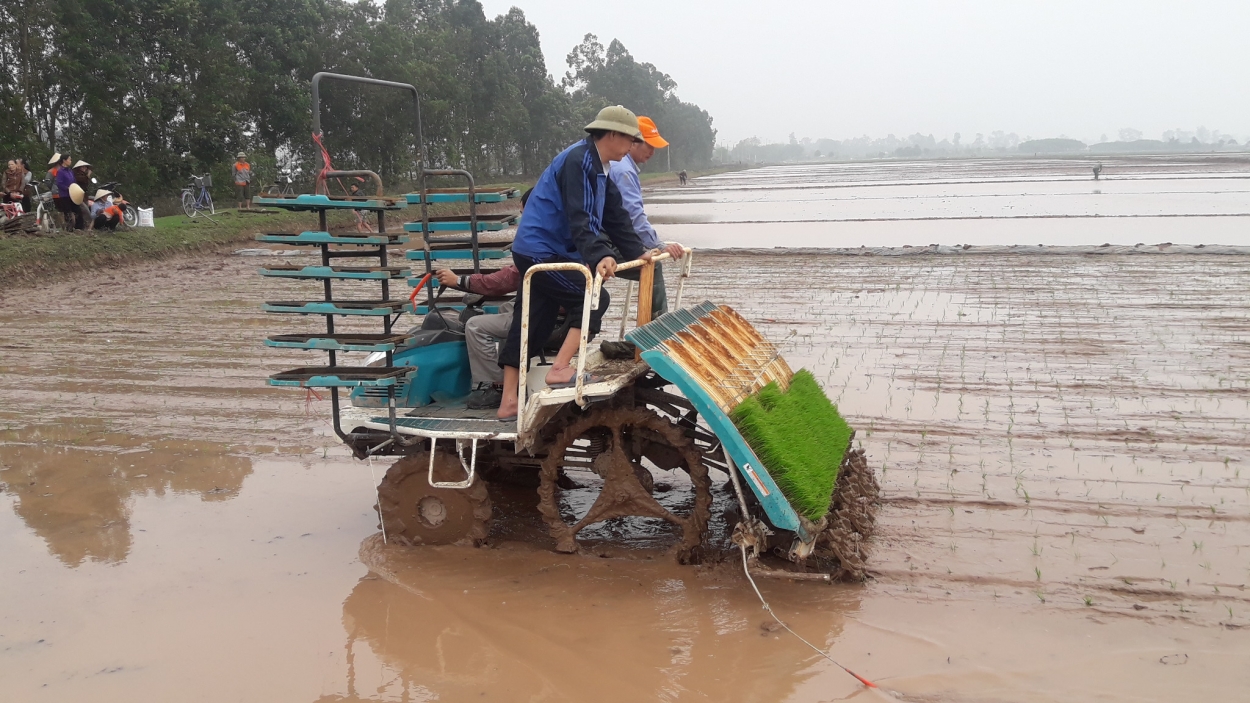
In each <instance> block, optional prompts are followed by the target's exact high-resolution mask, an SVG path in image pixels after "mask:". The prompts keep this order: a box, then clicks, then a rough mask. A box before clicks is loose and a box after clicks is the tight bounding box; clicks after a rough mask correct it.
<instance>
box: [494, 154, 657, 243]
mask: <svg viewBox="0 0 1250 703" xmlns="http://www.w3.org/2000/svg"><path fill="white" fill-rule="evenodd" d="M612 245H615V247H616V251H613V248H612ZM512 251H514V252H516V253H518V254H521V255H523V256H527V257H529V258H531V259H535V260H537V261H539V262H548V261H577V262H580V263H583V264H586V265H588V266H590V267H591V268H594V267H595V266H597V265H598V264H599V261H600V260H601V259H603V258H604V257H606V256H611V257H614V258H616V257H618V256H623V257H624V259H625V260H626V261H628V260H631V259H636V258H638V257H639V256H642V255H643V253H644V252H646V248H645V247H643V245H642V242H641V241H639V239H638V234H637V233H635V232H634V226H633V224H632V223H631V222H630V218H629V213H628V212H626V211H625V206H624V205H623V204H622V202H621V193H620V191H619V190H618V189H617V187H616V184H615V183H613V182H612V180H611V179H610V178H608V176H607V174H606V173H604V169H603V163H602V162H601V161H600V160H599V150H598V149H596V148H595V145H594V142H592V141H591V139H590V138H589V137H587V138H586V139H584V140H582V141H580V142H577V143H576V144H574V145H572V146H570V147H569V148H567V149H565V150H564V151H562V152H560V154H559V155H558V156H556V158H555V159H554V160H553V161H552V162H551V165H550V166H548V167H547V170H546V171H543V175H542V176H540V177H539V178H538V183H536V184H534V190H533V192H531V193H530V197H529V201H527V202H526V204H525V215H524V216H523V217H522V218H521V224H520V226H519V227H517V233H516V238H515V239H514V240H513V242H512ZM617 252H619V254H618V253H617Z"/></svg>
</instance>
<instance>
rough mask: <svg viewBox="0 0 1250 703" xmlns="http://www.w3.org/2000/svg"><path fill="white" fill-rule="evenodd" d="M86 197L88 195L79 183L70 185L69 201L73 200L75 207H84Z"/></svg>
mask: <svg viewBox="0 0 1250 703" xmlns="http://www.w3.org/2000/svg"><path fill="white" fill-rule="evenodd" d="M85 195H86V193H84V192H82V186H80V185H78V184H77V183H74V184H71V185H70V187H69V199H70V200H73V201H74V204H75V205H82V201H83V196H85Z"/></svg>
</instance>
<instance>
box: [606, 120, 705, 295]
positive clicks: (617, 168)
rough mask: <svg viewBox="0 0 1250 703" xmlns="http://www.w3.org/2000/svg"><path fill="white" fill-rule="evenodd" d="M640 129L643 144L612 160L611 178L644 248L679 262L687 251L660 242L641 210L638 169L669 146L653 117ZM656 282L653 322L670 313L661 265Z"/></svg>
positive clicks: (639, 125)
mask: <svg viewBox="0 0 1250 703" xmlns="http://www.w3.org/2000/svg"><path fill="white" fill-rule="evenodd" d="M638 129H639V130H641V132H642V141H640V142H634V145H633V146H632V147H631V148H630V150H629V153H628V154H626V155H625V156H623V157H621V160H620V161H613V162H612V166H611V171H610V173H609V174H608V175H610V176H611V178H612V181H613V182H614V183H616V187H617V188H618V189H619V190H620V191H621V201H622V202H623V203H624V205H625V211H626V212H628V213H629V219H630V221H631V222H632V223H633V225H634V231H635V232H637V233H638V238H639V239H641V240H642V244H643V246H645V247H647V248H649V249H651V250H652V251H656V252H659V251H660V250H661V249H662V250H664V251H666V252H668V254H669V255H670V256H672V257H673V258H674V259H680V258H681V257H682V256H684V255H685V253H686V252H685V249H683V248H682V246H681V245H680V244H677V243H670V244H665V243H664V242H662V241H660V235H658V234H656V232H655V228H654V227H652V226H651V221H650V220H649V219H647V213H646V211H645V210H643V207H642V181H641V180H639V178H638V167H639V166H642V165H643V164H645V163H647V161H649V160H650V159H651V157H652V156H654V155H655V150H656V149H663V148H665V147H667V146H668V140H666V139H665V138H664V137H661V136H660V130H659V129H658V128H657V127H656V126H655V121H654V120H652V119H651V118H650V117H645V116H639V117H638ZM631 273H632V272H631ZM653 280H654V287H653V288H652V291H651V319H653V320H654V319H655V318H657V317H659V316H660V315H663V314H664V313H666V312H668V293H667V292H666V291H665V289H664V271H663V269H662V268H661V267H660V264H658V263H657V264H656V265H655V278H654V279H653Z"/></svg>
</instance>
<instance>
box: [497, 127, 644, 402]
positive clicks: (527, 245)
mask: <svg viewBox="0 0 1250 703" xmlns="http://www.w3.org/2000/svg"><path fill="white" fill-rule="evenodd" d="M585 130H586V132H587V133H588V135H589V136H587V137H586V138H585V139H584V140H582V141H580V142H577V143H576V144H573V145H572V146H570V147H568V148H567V149H565V150H564V151H562V152H560V154H559V155H558V156H556V158H555V159H554V160H553V161H552V162H551V165H550V166H548V167H547V169H546V170H545V171H543V174H542V176H540V177H539V179H538V183H537V184H535V185H534V190H533V193H532V194H531V195H530V198H529V202H528V203H527V205H526V212H525V216H524V217H522V218H521V222H520V224H519V225H518V227H517V234H516V238H515V239H514V240H513V244H512V260H513V262H515V263H516V265H517V269H518V270H519V273H520V276H521V279H522V280H524V278H525V274H526V272H527V271H528V270H529V269H530V268H531V267H532V266H535V265H537V264H546V263H578V264H582V265H584V266H588V267H590V268H591V269H592V270H593V271H594V272H595V273H597V274H598V275H600V276H602V277H603V278H605V279H607V278H611V277H613V276H614V275H615V274H616V258H615V256H616V252H617V251H619V252H620V254H621V255H623V256H624V257H625V258H626V259H643V260H648V261H649V260H650V259H651V256H652V254H651V252H649V251H647V249H646V248H645V247H644V246H643V245H642V242H641V241H640V240H639V239H638V234H637V233H636V232H635V231H634V226H633V223H632V222H631V221H630V217H629V213H628V212H627V211H626V210H625V206H624V204H623V203H622V202H621V193H620V191H619V190H618V189H617V186H616V184H615V183H614V182H613V181H612V180H611V179H610V178H608V164H609V163H611V162H612V161H620V160H621V159H622V158H623V157H624V156H625V155H626V154H627V153H629V150H630V147H632V146H633V144H634V143H635V142H638V141H642V132H641V131H639V129H638V117H637V115H635V114H634V113H633V112H631V111H629V110H628V109H626V108H624V107H622V106H620V105H615V106H612V107H605V108H603V109H602V110H600V111H599V114H598V116H597V117H596V119H595V121H594V122H591V123H590V124H588V125H586V127H585ZM613 247H615V251H614V248H613ZM530 286H531V287H530V295H531V296H532V297H531V299H530V316H529V321H528V322H529V343H528V346H527V354H528V355H529V356H530V357H531V358H532V357H533V356H536V355H537V354H538V353H539V352H540V351H541V346H542V344H543V343H544V342H545V341H546V340H547V337H548V336H549V335H550V334H551V332H552V330H553V329H554V328H555V325H556V318H557V316H558V315H559V311H560V308H561V307H563V308H564V309H565V310H566V311H567V314H568V317H569V318H570V320H571V322H572V325H571V326H570V328H569V331H568V334H567V335H566V337H565V339H564V343H563V344H562V345H561V347H560V351H559V352H558V353H557V354H556V357H555V360H554V363H553V364H552V367H551V369H550V370H549V371H548V372H547V385H548V386H551V387H567V386H569V385H571V384H574V383H576V379H574V375H575V374H576V373H577V372H576V369H574V368H573V367H572V366H571V365H570V362H571V361H572V359H573V356H574V354H576V353H577V349H578V346H579V343H580V337H581V329H580V327H581V324H582V312H583V307H584V306H585V290H586V281H585V279H584V278H583V276H582V274H581V273H580V272H578V271H541V272H539V273H537V274H535V275H534V276H533V277H532V278H531V279H530ZM523 296H524V292H522V293H520V294H519V295H518V296H517V301H516V304H515V307H514V308H513V319H512V325H511V327H510V329H509V330H508V339H507V342H506V343H505V344H504V346H503V350H502V351H501V352H500V354H499V365H500V366H501V367H503V372H504V385H503V400H502V402H501V404H500V406H499V410H498V413H497V415H498V417H499V419H501V420H505V421H507V420H512V419H513V418H515V417H516V414H517V410H518V408H517V403H518V397H517V395H518V388H517V383H518V380H519V377H520V365H521V364H522V363H526V364H528V363H529V359H522V358H521V310H522V298H523ZM597 302H598V305H597V306H596V307H595V308H594V309H593V310H591V312H590V316H591V324H592V327H598V326H599V324H600V323H601V321H602V319H603V314H604V312H606V311H607V307H608V304H609V296H608V292H607V291H606V290H604V291H600V296H599V301H597ZM588 331H589V330H588Z"/></svg>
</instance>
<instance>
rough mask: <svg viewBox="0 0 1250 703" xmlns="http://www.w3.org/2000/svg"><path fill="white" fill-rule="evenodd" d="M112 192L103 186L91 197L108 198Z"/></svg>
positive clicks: (97, 198)
mask: <svg viewBox="0 0 1250 703" xmlns="http://www.w3.org/2000/svg"><path fill="white" fill-rule="evenodd" d="M111 192H112V191H107V190H105V189H103V188H101V189H99V190H97V191H96V192H95V195H93V196H91V199H92V200H99V199H100V198H107V197H108V196H109V194H110V193H111Z"/></svg>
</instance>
